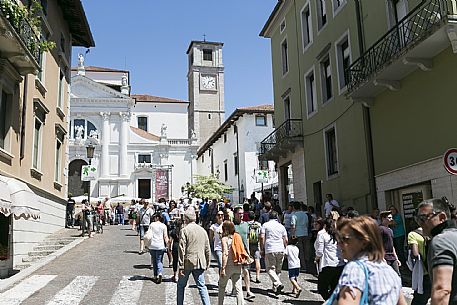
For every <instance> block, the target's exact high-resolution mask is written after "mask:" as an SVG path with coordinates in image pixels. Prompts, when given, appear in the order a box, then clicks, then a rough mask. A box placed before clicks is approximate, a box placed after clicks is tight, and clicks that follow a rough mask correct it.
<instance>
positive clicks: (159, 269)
mask: <svg viewBox="0 0 457 305" xmlns="http://www.w3.org/2000/svg"><path fill="white" fill-rule="evenodd" d="M153 220H154V221H153V222H151V224H150V225H149V229H148V231H149V230H151V232H152V235H151V244H150V245H149V253H150V254H151V261H152V267H153V269H154V277H153V281H154V282H156V283H157V284H160V283H161V282H162V274H163V254H164V253H165V249H166V246H167V245H168V232H167V226H166V225H165V224H164V223H162V216H161V214H160V212H158V213H155V214H154V216H153Z"/></svg>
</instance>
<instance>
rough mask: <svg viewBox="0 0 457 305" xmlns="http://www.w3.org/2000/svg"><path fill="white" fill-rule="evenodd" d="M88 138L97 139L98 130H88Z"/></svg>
mask: <svg viewBox="0 0 457 305" xmlns="http://www.w3.org/2000/svg"><path fill="white" fill-rule="evenodd" d="M89 138H94V139H97V140H98V130H91V131H90V132H89Z"/></svg>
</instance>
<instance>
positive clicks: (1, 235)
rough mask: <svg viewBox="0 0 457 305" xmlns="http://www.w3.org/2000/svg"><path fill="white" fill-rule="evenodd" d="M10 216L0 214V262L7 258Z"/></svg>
mask: <svg viewBox="0 0 457 305" xmlns="http://www.w3.org/2000/svg"><path fill="white" fill-rule="evenodd" d="M10 223H11V216H8V217H6V216H5V215H3V214H2V213H0V261H3V260H7V259H8V258H9V252H10V251H9V247H10V243H9V232H10Z"/></svg>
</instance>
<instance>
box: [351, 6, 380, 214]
mask: <svg viewBox="0 0 457 305" xmlns="http://www.w3.org/2000/svg"><path fill="white" fill-rule="evenodd" d="M354 2H355V14H356V19H357V34H358V35H357V36H358V37H357V38H358V42H359V53H360V56H362V55H363V53H365V40H364V36H363V21H362V13H361V12H362V7H361V5H360V0H354ZM362 111H363V127H364V128H363V130H364V132H365V149H366V152H367V168H368V187H369V189H370V196H371V208H372V209H373V208H378V198H377V194H376V180H375V168H374V155H373V137H372V129H371V116H370V108H369V107H368V106H367V105H363V106H362Z"/></svg>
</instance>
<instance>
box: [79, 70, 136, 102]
mask: <svg viewBox="0 0 457 305" xmlns="http://www.w3.org/2000/svg"><path fill="white" fill-rule="evenodd" d="M71 98H73V99H92V100H93V99H103V100H106V99H121V100H125V101H128V100H132V99H131V98H130V97H129V96H127V95H124V94H122V93H120V92H118V91H116V90H114V89H112V88H110V87H108V86H106V85H104V84H100V83H97V82H95V81H93V80H91V79H90V78H87V77H85V76H82V75H76V76H73V77H72V79H71Z"/></svg>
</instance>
